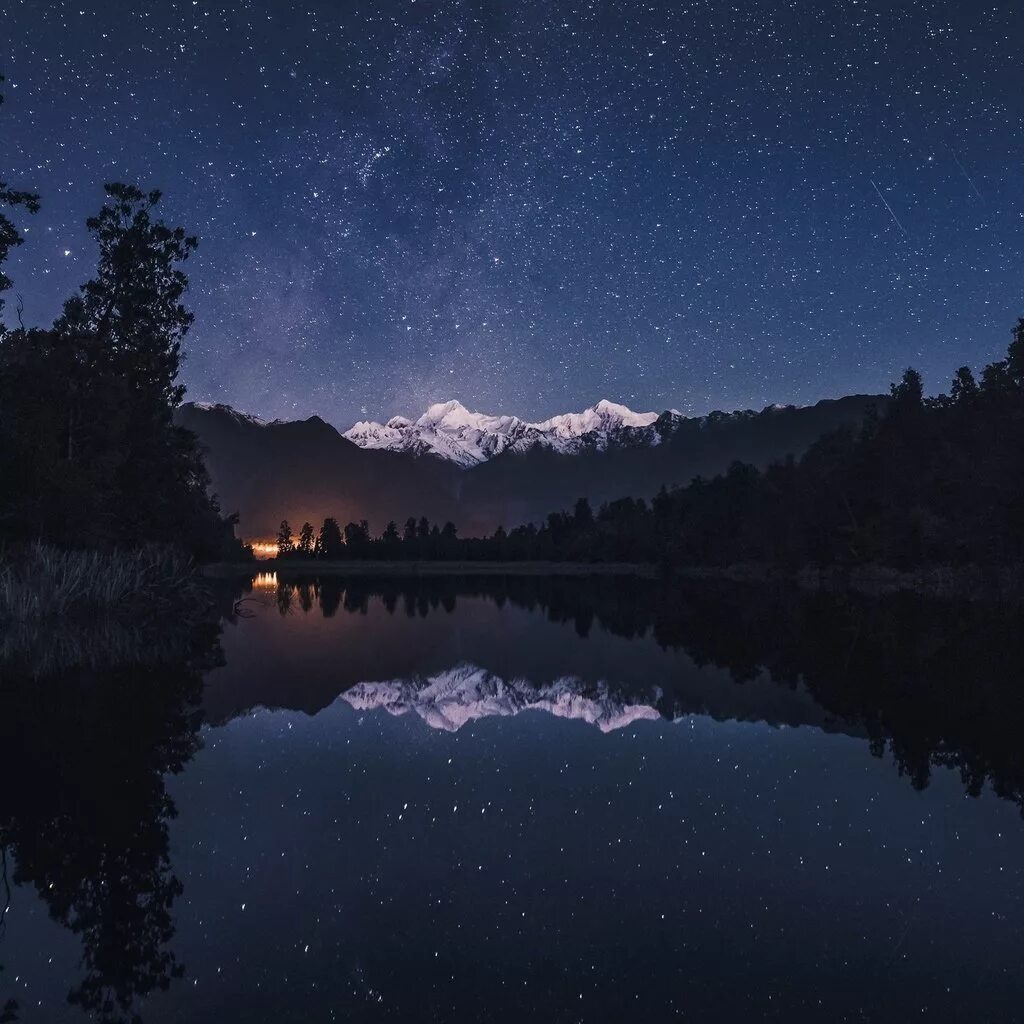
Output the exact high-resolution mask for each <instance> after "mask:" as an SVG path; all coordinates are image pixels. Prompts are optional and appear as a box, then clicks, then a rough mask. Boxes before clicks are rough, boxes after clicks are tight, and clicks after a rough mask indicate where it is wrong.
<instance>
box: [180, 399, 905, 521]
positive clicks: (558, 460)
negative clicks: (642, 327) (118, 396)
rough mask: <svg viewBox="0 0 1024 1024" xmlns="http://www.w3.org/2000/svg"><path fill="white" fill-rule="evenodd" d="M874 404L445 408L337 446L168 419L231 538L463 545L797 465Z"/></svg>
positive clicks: (188, 416)
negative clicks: (390, 539) (187, 444)
mask: <svg viewBox="0 0 1024 1024" xmlns="http://www.w3.org/2000/svg"><path fill="white" fill-rule="evenodd" d="M887 402H888V398H887V396H883V395H849V396H846V397H844V398H837V399H825V400H823V401H821V402H818V403H817V404H816V405H813V406H807V407H804V408H796V407H794V406H777V405H774V406H768V407H767V408H766V409H763V410H761V411H760V412H757V411H753V410H748V411H742V412H729V413H724V412H713V413H710V414H709V415H707V416H698V417H688V416H683V415H681V414H680V413H678V412H676V411H674V410H670V411H666V412H662V413H660V414H658V413H653V412H645V413H637V412H633V411H632V410H631V409H628V408H627V407H626V406H623V405H617V404H615V403H613V402H609V401H606V400H605V401H601V402H598V403H596V404H595V405H593V406H591V407H590V408H589V409H585V410H583V411H582V412H579V413H565V414H563V415H560V416H553V417H551V418H550V419H548V420H544V421H542V422H539V423H529V422H527V421H525V420H521V419H519V418H518V417H515V416H491V415H487V414H483V413H475V412H470V411H469V410H468V409H466V407H465V406H464V405H462V404H461V403H459V402H456V401H450V402H442V403H438V404H436V405H432V406H431V407H430V408H429V409H427V410H426V412H425V413H424V414H423V415H422V416H420V417H419V418H418V419H417V420H415V421H413V420H410V419H407V418H405V417H393V418H392V419H391V420H389V421H388V422H387V423H385V424H380V423H373V422H363V423H357V424H356V425H355V426H353V427H352V428H351V429H349V430H348V431H346V432H345V433H344V434H342V433H341V432H340V431H338V430H337V429H335V428H334V427H333V426H331V425H330V424H329V423H327V422H325V421H324V420H323V419H321V418H320V417H318V416H311V417H310V418H308V419H306V420H301V421H281V420H275V421H273V422H269V423H268V422H265V421H264V420H261V419H260V418H259V417H257V416H250V415H247V414H245V413H240V412H238V411H236V410H235V409H232V408H231V407H230V406H226V405H210V404H205V403H186V404H185V405H183V406H181V407H180V408H179V410H178V412H177V421H178V422H179V423H180V424H181V425H183V426H185V427H188V428H189V429H190V430H192V431H194V432H195V433H196V434H198V435H199V438H200V441H201V442H202V444H203V446H204V447H205V449H206V452H207V454H206V460H207V467H208V469H209V471H210V475H211V478H212V485H213V490H214V491H215V492H216V493H217V495H218V496H219V498H220V501H221V506H222V508H223V510H224V511H225V512H228V513H230V512H237V513H238V514H239V516H240V524H239V532H240V535H241V536H243V537H245V538H248V539H254V538H268V537H272V536H273V535H274V534H276V532H277V527H278V524H279V523H280V521H281V520H282V519H288V520H289V521H290V522H291V523H292V524H293V526H298V525H301V524H302V522H303V521H305V520H307V519H308V520H309V521H310V522H312V523H316V524H319V522H321V521H322V520H323V519H324V518H325V517H326V516H334V517H336V518H338V519H339V520H341V522H342V524H344V523H345V522H348V521H350V520H355V521H358V520H360V519H366V520H368V521H369V523H370V528H371V530H372V531H373V532H376V533H379V532H380V531H381V530H383V528H384V526H385V525H386V523H387V522H388V521H389V520H392V519H393V520H395V522H396V523H398V524H399V525H401V524H403V523H404V522H405V521H406V519H408V518H409V517H410V516H414V517H416V518H419V517H420V516H426V517H427V518H428V519H430V521H431V522H440V523H443V522H444V521H445V520H451V521H452V522H453V523H455V524H456V526H457V527H458V529H459V532H460V534H461V535H462V536H479V535H481V534H487V533H491V532H492V531H493V530H494V529H495V528H496V527H497V526H499V525H502V526H505V527H507V528H509V527H513V526H517V525H519V524H521V523H525V522H538V521H540V520H541V519H543V518H544V517H545V516H546V515H547V514H548V513H549V512H553V511H558V510H563V509H571V508H572V506H573V504H574V503H575V501H576V499H577V498H579V497H586V498H588V499H589V500H590V502H591V504H592V505H594V506H595V507H597V506H598V505H599V504H601V503H603V502H605V501H613V500H615V499H618V498H622V497H634V498H645V499H650V498H651V497H653V496H654V494H656V493H657V491H658V489H659V488H660V487H661V486H662V485H666V486H672V485H674V484H686V483H689V482H690V480H692V479H693V478H694V477H695V476H698V475H700V476H705V477H707V476H714V475H715V474H717V473H722V472H724V471H725V470H726V469H728V467H729V465H730V464H731V463H732V462H735V461H740V462H748V463H751V464H753V465H755V466H759V467H764V466H767V465H768V464H769V463H770V462H773V461H776V460H779V459H783V458H785V457H787V456H799V455H801V454H802V453H803V452H804V451H805V450H806V449H807V448H808V447H809V446H810V445H811V444H812V443H813V442H814V441H816V440H817V439H818V438H819V437H821V436H822V435H823V434H825V433H828V432H830V431H833V430H836V429H837V428H839V427H854V428H856V427H857V426H859V424H860V423H862V422H863V420H864V417H865V416H866V415H867V414H868V413H869V411H870V410H872V409H874V410H879V411H881V410H883V409H884V408H885V405H886V403H887Z"/></svg>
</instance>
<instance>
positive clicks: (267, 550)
mask: <svg viewBox="0 0 1024 1024" xmlns="http://www.w3.org/2000/svg"><path fill="white" fill-rule="evenodd" d="M246 543H248V544H249V545H251V547H252V553H253V554H254V555H255V556H256V557H257V558H276V557H277V541H275V540H250V541H247V542H246Z"/></svg>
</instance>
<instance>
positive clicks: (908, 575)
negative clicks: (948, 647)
mask: <svg viewBox="0 0 1024 1024" xmlns="http://www.w3.org/2000/svg"><path fill="white" fill-rule="evenodd" d="M270 572H274V573H281V574H283V575H286V576H301V575H307V576H386V577H391V578H395V579H401V578H409V579H412V578H422V577H437V576H476V577H480V576H551V577H575V578H583V577H588V576H603V577H626V576H628V577H632V578H635V579H645V580H656V579H657V580H662V581H672V580H677V581H682V582H691V583H692V582H701V581H706V582H715V581H727V582H732V583H749V584H761V585H784V586H795V587H798V588H799V589H801V590H812V591H814V590H821V591H835V592H841V591H850V592H854V593H859V594H865V595H869V596H870V595H883V594H893V593H899V592H909V593H915V594H919V595H921V596H924V597H939V598H959V599H968V600H996V601H1005V602H1012V603H1016V602H1021V601H1024V566H1020V565H1005V566H977V565H968V566H927V567H923V568H920V569H915V570H911V571H901V570H898V569H892V568H890V567H887V566H882V565H862V566H814V565H810V566H802V567H800V568H799V569H791V568H788V567H784V566H778V565H764V564H748V565H731V566H721V567H717V566H677V567H674V568H673V569H671V570H670V571H669V572H666V571H665V570H664V568H663V567H662V566H659V565H656V564H654V563H643V562H547V561H544V562H483V561H481V562H469V561H408V562H406V561H372V560H353V561H331V562H317V561H291V560H286V561H279V560H278V559H276V558H271V559H266V560H263V561H256V562H217V563H212V564H210V565H206V566H203V568H202V573H203V575H204V576H207V577H210V578H213V579H237V578H244V577H253V576H256V575H259V574H261V573H270Z"/></svg>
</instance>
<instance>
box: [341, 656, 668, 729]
mask: <svg viewBox="0 0 1024 1024" xmlns="http://www.w3.org/2000/svg"><path fill="white" fill-rule="evenodd" d="M341 696H342V700H345V701H347V702H348V703H349V704H350V705H351V706H352V707H353V708H355V709H356V710H357V711H374V710H377V709H378V708H383V709H384V710H386V711H388V712H389V713H390V714H392V715H404V714H407V713H409V712H410V711H411V712H414V713H415V714H417V715H419V716H420V718H422V719H423V721H425V722H426V723H427V725H429V726H430V727H431V728H432V729H443V730H445V731H446V732H454V731H455V730H456V729H460V728H461V727H462V726H464V725H466V724H467V723H468V722H473V721H476V720H477V719H478V718H490V717H493V716H495V715H500V716H507V715H517V714H519V712H521V711H546V712H547V713H548V714H551V715H556V716H557V717H559V718H572V719H577V720H579V721H583V722H587V723H588V724H590V725H596V726H597V727H598V728H599V729H600V730H601V731H602V732H611V731H612V730H614V729H622V728H624V727H625V726H627V725H631V724H632V723H633V722H638V721H641V720H644V719H657V718H660V717H661V715H660V713H659V712H658V710H657V708H655V707H654V706H653V704H630V703H625V702H624V701H622V700H616V699H615V697H613V696H612V694H611V693H610V691H609V689H608V687H607V686H606V685H604V684H599V685H597V686H596V687H593V686H591V687H587V686H585V685H584V684H582V683H581V682H580V681H579V680H577V679H572V678H565V679H556V680H555V681H554V682H552V683H549V684H547V685H543V686H537V685H535V684H534V683H531V682H529V681H528V680H526V679H511V680H504V679H500V678H499V677H498V676H495V675H492V674H491V673H490V672H488V671H486V670H485V669H482V668H478V667H477V666H476V665H468V664H463V665H457V666H455V667H454V668H450V669H448V670H447V671H445V672H441V673H438V674H437V675H434V676H430V677H427V678H421V679H412V680H407V679H396V680H391V681H388V682H378V683H358V684H356V685H355V686H353V687H352V688H351V689H350V690H346V691H345V693H343V694H342V695H341ZM657 696H658V695H657V693H654V694H652V699H657Z"/></svg>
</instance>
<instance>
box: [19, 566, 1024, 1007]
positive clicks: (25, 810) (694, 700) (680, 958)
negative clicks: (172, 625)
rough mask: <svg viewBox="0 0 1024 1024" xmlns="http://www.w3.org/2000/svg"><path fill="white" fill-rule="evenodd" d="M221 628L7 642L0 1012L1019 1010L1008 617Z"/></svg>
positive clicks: (250, 593)
mask: <svg viewBox="0 0 1024 1024" xmlns="http://www.w3.org/2000/svg"><path fill="white" fill-rule="evenodd" d="M240 596H241V597H242V598H243V599H242V600H241V601H240V602H239V603H238V604H235V603H234V602H235V601H236V600H237V599H238V598H239V597H240ZM222 604H223V609H222V611H223V613H224V618H223V620H222V621H221V622H220V624H219V625H218V623H217V622H216V617H214V618H213V619H211V621H210V622H209V623H200V624H199V625H197V626H194V627H190V628H189V629H188V630H180V631H178V632H177V633H174V634H173V635H167V631H166V630H161V631H160V633H159V635H157V636H153V635H150V634H145V635H134V636H132V635H126V633H125V631H123V630H116V629H111V630H110V631H109V634H110V635H109V636H106V637H105V638H104V637H100V638H99V639H97V638H96V637H93V638H92V639H91V640H88V641H86V640H82V639H81V638H79V639H78V641H76V640H75V639H74V638H71V637H67V636H53V637H50V638H47V640H46V642H45V643H43V644H42V646H40V645H39V643H38V642H37V643H36V644H35V645H34V646H33V645H32V644H28V643H26V645H23V646H22V647H21V648H19V647H17V645H14V646H13V647H12V648H11V649H10V650H8V659H7V661H6V662H5V667H4V677H3V686H4V691H5V703H6V705H7V707H8V711H9V714H8V715H7V716H6V718H7V720H6V721H5V723H4V736H5V743H4V754H3V759H4V777H5V783H4V787H3V789H4V790H5V792H4V793H3V795H2V798H0V806H2V807H3V815H2V818H0V839H2V841H3V844H4V849H5V856H6V873H5V877H6V884H7V886H9V895H8V894H7V889H6V888H5V887H4V885H0V903H7V904H8V909H7V911H6V914H5V917H4V921H3V925H2V929H3V935H2V939H0V964H2V966H3V970H2V973H0V1006H2V1004H3V1002H4V1000H10V1002H9V1003H8V1011H7V1012H8V1013H9V1015H10V1016H8V1017H3V1016H2V1015H0V1019H10V1020H23V1021H30V1022H31V1021H46V1022H49V1021H68V1022H74V1021H75V1020H86V1019H90V1018H91V1019H95V1020H111V1021H114V1020H133V1019H141V1020H143V1021H147V1022H150V1021H152V1022H162V1021H205V1020H211V1021H236V1020H237V1021H275V1022H276V1021H302V1022H306V1021H334V1020H357V1021H386V1020H402V1021H414V1020H430V1021H455V1020H459V1021H461V1020H465V1021H510V1022H511V1021H524V1020H537V1021H620V1020H642V1021H657V1020H692V1021H701V1022H704V1021H731V1020H737V1021H744V1020H779V1021H841V1020H848V1021H904V1020H908V1019H911V1018H913V1019H920V1020H928V1021H932V1020H940V1021H945V1020H949V1021H967V1020H970V1021H985V1020H989V1021H1015V1020H1020V1019H1022V1017H1024V971H1022V967H1021V949H1022V948H1024V901H1022V896H1024V888H1022V882H1024V822H1022V818H1021V792H1022V780H1024V770H1022V768H1024V766H1022V760H1024V759H1022V757H1021V753H1020V749H1021V748H1020V742H1019V736H1020V727H1021V724H1022V721H1024V714H1022V704H1024V701H1022V697H1021V695H1020V693H1019V689H1020V686H1019V684H1020V682H1021V659H1022V654H1021V652H1020V651H1019V650H1018V647H1019V646H1020V645H1019V643H1018V642H1017V638H1018V636H1019V633H1018V627H1019V622H1017V621H1016V619H1015V617H1014V616H1013V615H1012V614H1010V613H1008V612H998V613H996V612H991V611H986V610H984V609H977V608H974V609H972V608H963V607H953V606H935V605H928V604H925V603H923V602H921V601H918V600H916V599H907V598H902V599H890V600H888V601H885V602H866V601H859V600H852V599H849V598H828V597H808V596H799V595H793V594H776V593H764V592H758V591H752V592H747V591H737V590H720V589H717V588H716V589H713V590H709V589H705V590H703V591H682V590H678V589H673V588H669V587H667V586H663V585H658V584H653V583H640V582H638V581H621V580H593V581H588V580H563V581H550V580H538V579H506V580H493V581H486V580H471V581H462V582H460V581H457V580H435V581H433V582H431V581H425V580H420V581H416V580H413V581H409V582H408V583H402V582H400V581H396V580H390V581H377V582H374V581H369V580H352V581H346V580H341V579H324V580H322V581H320V582H319V583H317V582H316V581H298V580H295V581H277V580H275V579H265V578H261V579H259V580H257V581H256V582H255V584H254V585H253V586H252V588H251V589H248V590H247V592H246V593H245V594H244V595H239V594H234V593H233V594H230V595H225V596H224V598H223V601H222Z"/></svg>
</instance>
